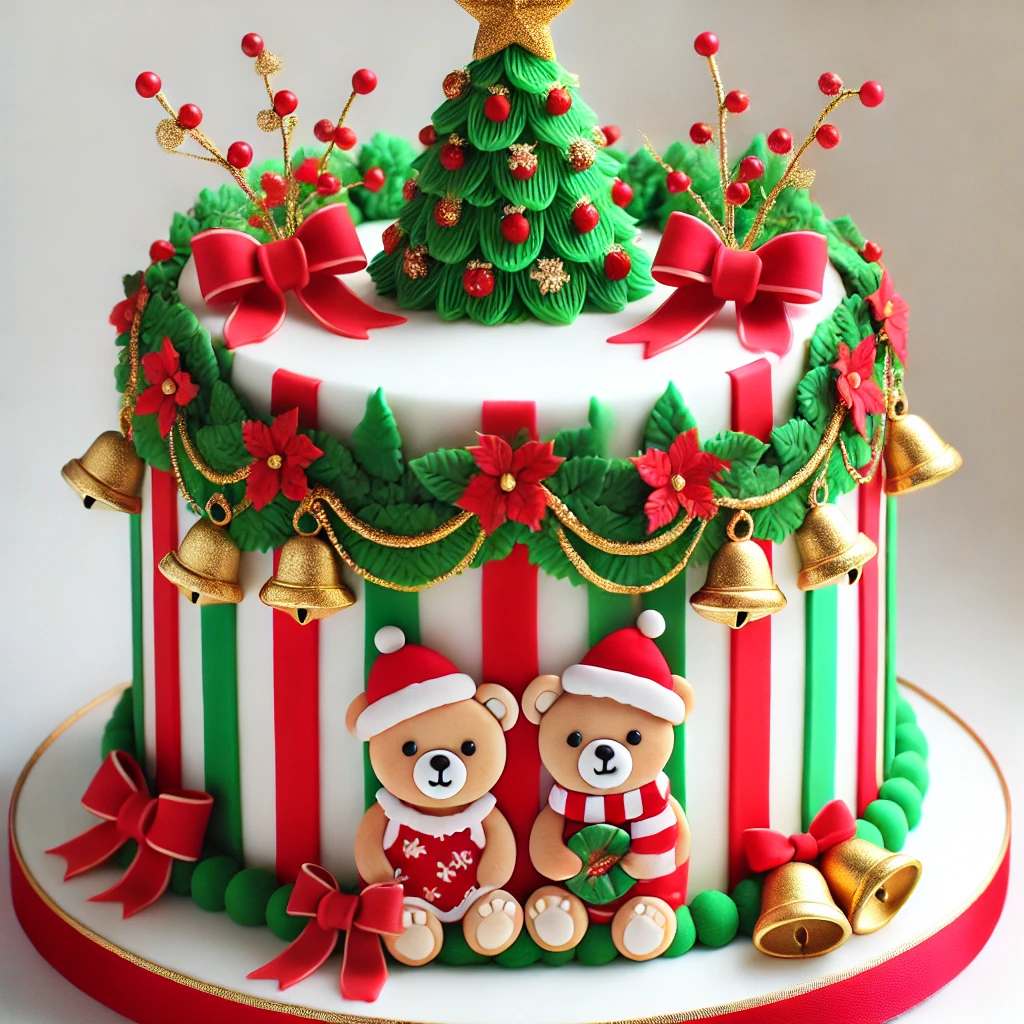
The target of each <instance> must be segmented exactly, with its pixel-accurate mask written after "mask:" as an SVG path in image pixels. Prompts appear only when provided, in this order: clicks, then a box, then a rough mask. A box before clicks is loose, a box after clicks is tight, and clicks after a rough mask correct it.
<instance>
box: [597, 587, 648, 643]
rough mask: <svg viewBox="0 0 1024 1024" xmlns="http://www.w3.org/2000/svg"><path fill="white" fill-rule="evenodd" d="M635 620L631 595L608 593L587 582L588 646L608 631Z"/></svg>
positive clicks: (620, 627) (633, 622) (632, 623)
mask: <svg viewBox="0 0 1024 1024" xmlns="http://www.w3.org/2000/svg"><path fill="white" fill-rule="evenodd" d="M635 622H636V611H635V609H634V607H633V598H632V597H630V596H629V595H628V594H609V593H608V592H607V591H605V590H602V589H601V588H600V587H595V586H594V585H593V584H592V583H588V584H587V625H588V632H589V643H588V646H590V647H593V646H594V644H596V643H597V642H598V640H602V639H604V637H606V636H607V635H608V634H609V633H614V632H615V630H617V629H622V628H623V627H624V626H632V625H634V624H635Z"/></svg>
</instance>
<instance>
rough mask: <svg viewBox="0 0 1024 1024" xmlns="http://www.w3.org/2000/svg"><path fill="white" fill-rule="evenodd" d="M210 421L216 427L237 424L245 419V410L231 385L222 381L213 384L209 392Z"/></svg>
mask: <svg viewBox="0 0 1024 1024" xmlns="http://www.w3.org/2000/svg"><path fill="white" fill-rule="evenodd" d="M210 419H211V420H212V421H213V423H215V424H216V425H218V426H227V425H228V424H231V423H239V422H241V421H242V420H244V419H246V414H245V409H243V408H242V403H241V402H240V401H239V400H238V398H237V397H236V395H235V392H234V391H233V390H232V389H231V385H229V384H226V383H225V382H224V381H222V380H218V381H216V382H215V383H214V385H213V388H212V389H211V391H210Z"/></svg>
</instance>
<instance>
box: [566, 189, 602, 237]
mask: <svg viewBox="0 0 1024 1024" xmlns="http://www.w3.org/2000/svg"><path fill="white" fill-rule="evenodd" d="M600 222H601V214H600V213H598V212H597V207H596V206H595V205H594V204H593V203H592V202H591V201H590V200H589V199H586V198H584V199H581V200H580V201H579V202H578V203H577V204H576V207H575V208H574V209H573V211H572V223H573V226H574V227H575V228H576V230H577V231H578V232H579V233H580V234H581V235H585V234H587V233H588V232H590V231H593V230H594V228H596V227H597V225H598V224H599V223H600Z"/></svg>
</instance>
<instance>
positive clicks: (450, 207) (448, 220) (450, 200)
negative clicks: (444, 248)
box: [434, 196, 462, 228]
mask: <svg viewBox="0 0 1024 1024" xmlns="http://www.w3.org/2000/svg"><path fill="white" fill-rule="evenodd" d="M461 219H462V200H461V199H460V198H459V197H458V196H445V197H444V198H443V199H438V201H437V202H436V203H435V204H434V220H435V221H436V222H437V226H438V227H441V228H454V227H456V226H457V225H458V223H459V221H460V220H461Z"/></svg>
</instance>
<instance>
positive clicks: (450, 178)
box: [416, 141, 491, 207]
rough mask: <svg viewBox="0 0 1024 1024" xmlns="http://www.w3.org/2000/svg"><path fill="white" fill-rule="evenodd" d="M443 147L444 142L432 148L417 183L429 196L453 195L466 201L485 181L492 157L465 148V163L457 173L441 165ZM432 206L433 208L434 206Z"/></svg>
mask: <svg viewBox="0 0 1024 1024" xmlns="http://www.w3.org/2000/svg"><path fill="white" fill-rule="evenodd" d="M443 145H444V142H441V141H439V142H436V143H435V144H434V145H433V146H432V147H431V148H430V150H429V151H428V152H429V156H428V159H427V161H426V163H425V164H424V165H423V170H421V171H420V176H419V178H418V179H417V182H416V183H417V184H418V185H419V187H420V190H421V191H423V192H426V193H427V194H428V195H432V196H445V195H453V196H458V197H459V198H460V199H465V198H466V197H467V196H470V195H472V194H473V192H474V191H475V190H476V189H477V188H479V186H480V183H481V182H482V181H483V180H484V176H485V175H486V174H487V171H488V169H489V167H490V161H491V157H490V156H489V155H488V154H487V153H479V152H477V150H475V149H473V148H472V147H471V146H465V147H463V149H464V152H465V162H464V163H463V165H462V166H461V167H460V168H459V169H458V170H457V171H449V170H448V169H447V168H446V167H444V166H443V165H442V164H441V147H442V146H443ZM430 205H431V207H433V205H434V204H433V203H431V204H430Z"/></svg>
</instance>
